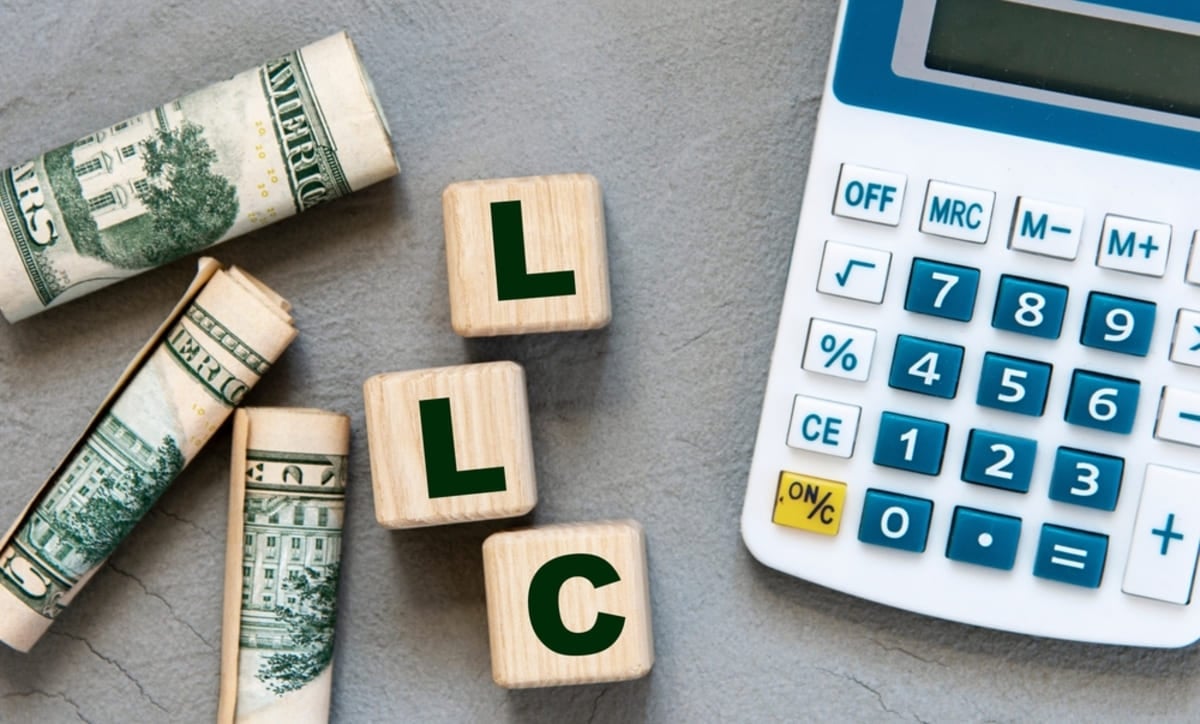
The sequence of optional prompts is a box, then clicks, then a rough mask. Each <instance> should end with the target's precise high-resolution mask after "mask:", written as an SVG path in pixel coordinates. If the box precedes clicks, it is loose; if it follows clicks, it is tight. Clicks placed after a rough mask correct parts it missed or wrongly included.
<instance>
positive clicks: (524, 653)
mask: <svg viewBox="0 0 1200 724" xmlns="http://www.w3.org/2000/svg"><path fill="white" fill-rule="evenodd" d="M483 571H484V581H485V583H486V586H487V607H488V632H489V635H490V638H491V648H492V678H494V679H495V680H496V683H497V684H499V685H500V686H504V687H507V688H510V689H520V688H527V687H535V686H559V685H563V684H593V683H600V682H606V681H625V680H628V679H637V678H640V677H642V676H645V675H646V674H647V673H649V671H650V667H651V666H653V665H654V638H653V635H652V633H651V629H650V586H649V582H648V580H647V573H646V538H645V534H644V533H643V532H642V526H641V525H640V524H638V523H637V522H636V521H631V520H627V521H611V522H603V523H579V524H568V525H550V526H543V527H538V528H530V529H526V530H516V531H507V532H504V533H496V534H494V535H492V536H491V537H489V538H488V539H487V540H486V541H484V543H483Z"/></svg>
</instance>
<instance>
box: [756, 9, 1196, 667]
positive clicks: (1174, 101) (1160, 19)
mask: <svg viewBox="0 0 1200 724" xmlns="http://www.w3.org/2000/svg"><path fill="white" fill-rule="evenodd" d="M1198 68H1200V9H1197V6H1196V5H1195V4H1194V3H1179V2H1167V1H1166V0H1161V1H1160V0H1092V1H1090V2H1073V1H1068V0H1038V1H1036V2H1035V1H1033V0H843V2H842V4H841V8H840V11H839V18H838V25H837V34H836V37H835V39H834V44H833V52H832V60H831V64H830V71H829V76H828V78H827V81H826V86H825V90H824V96H823V100H822V105H821V110H820V115H819V119H818V125H817V132H816V138H815V142H814V144H813V151H812V159H811V165H810V167H809V171H808V179H807V183H806V187H805V191H804V204H803V209H802V212H801V215H800V222H799V229H798V231H797V234H796V241H795V248H794V251H793V255H792V261H791V267H790V272H789V276H788V282H787V288H786V292H785V294H784V298H783V309H782V312H781V315H780V320H779V330H778V334H777V337H776V342H775V347H774V352H773V356H772V361H771V369H770V374H769V378H768V381H767V387H766V393H765V400H764V403H763V409H762V417H761V420H760V424H759V430H758V436H757V440H756V445H755V452H754V459H753V462H752V465H751V469H750V475H749V483H748V486H747V489H746V497H745V505H744V509H743V514H742V533H743V538H744V540H745V542H746V545H747V547H748V548H749V550H750V551H751V552H752V554H753V555H754V556H755V557H756V558H757V559H758V560H760V561H761V562H763V563H764V564H766V565H768V566H770V567H772V568H776V569H778V570H780V571H783V572H785V573H789V574H791V575H794V576H798V577H800V578H803V579H806V580H809V581H812V582H815V583H818V584H821V585H823V586H827V587H829V588H833V589H837V590H839V591H844V592H846V593H849V594H852V595H855V596H859V597H862V598H865V599H869V600H872V601H877V602H879V603H883V604H886V605H890V606H895V607H898V608H902V609H906V610H909V611H914V612H919V613H923V614H927V615H931V616H937V617H941V618H944V619H950V620H954V621H960V622H964V623H968V624H973V625H977V626H984V627H989V628H994V629H1001V630H1006V631H1012V632H1018V633H1024V634H1031V635H1038V636H1045V637H1053V638H1061V639H1070V640H1077V641H1086V642H1096V643H1110V644H1125V645H1136V646H1150V647H1175V646H1184V645H1187V644H1190V643H1192V642H1194V641H1196V640H1197V639H1200V602H1197V601H1196V596H1195V595H1194V594H1195V590H1194V582H1195V571H1196V561H1197V553H1198V551H1200V249H1197V248H1196V246H1197V244H1198V242H1197V233H1196V232H1197V230H1198V229H1200V75H1197V69H1198Z"/></svg>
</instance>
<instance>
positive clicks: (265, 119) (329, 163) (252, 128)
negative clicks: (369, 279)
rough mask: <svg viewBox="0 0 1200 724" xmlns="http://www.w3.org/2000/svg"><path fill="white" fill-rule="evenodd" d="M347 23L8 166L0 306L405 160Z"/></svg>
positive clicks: (250, 224)
mask: <svg viewBox="0 0 1200 724" xmlns="http://www.w3.org/2000/svg"><path fill="white" fill-rule="evenodd" d="M398 170H399V169H398V167H397V165H396V161H395V157H394V155H393V154H392V150H391V141H390V137H389V132H388V129H387V124H386V121H385V119H384V117H383V114H382V113H381V112H380V110H379V106H378V104H377V103H376V101H375V96H374V93H373V91H372V90H371V85H370V81H369V79H368V78H367V76H366V73H365V72H364V71H363V69H362V66H361V64H360V62H359V58H358V54H357V52H356V51H355V49H354V46H353V44H352V43H351V42H350V39H349V38H348V37H347V36H346V35H345V34H344V33H341V34H338V35H334V36H331V37H329V38H326V39H324V40H321V41H319V42H317V43H314V44H312V45H309V46H306V47H304V48H302V49H300V50H298V51H296V52H293V53H289V54H287V55H285V56H284V57H282V58H279V59H277V60H273V61H271V62H269V63H266V64H264V65H263V66H261V67H259V68H256V69H254V70H251V71H247V72H245V73H241V74H239V75H237V76H234V77H233V78H231V79H230V80H227V81H224V82H221V83H217V84H215V85H212V86H209V87H208V88H205V89H204V90H201V91H199V92H196V93H193V94H191V95H187V96H184V97H183V98H180V99H179V100H176V101H173V102H171V103H167V104H166V105H162V106H159V107H158V108H155V109H154V110H152V111H148V112H146V113H142V114H140V115H137V116H134V117H133V118H130V119H127V120H124V121H121V122H120V123H117V124H115V125H112V126H109V127H107V128H104V129H102V130H99V131H96V132H95V133H91V134H89V135H87V136H85V137H83V138H81V139H79V140H78V141H76V142H74V143H71V144H68V145H66V146H62V147H60V148H56V149H54V150H52V151H49V152H48V153H45V154H43V155H42V156H40V157H38V158H36V159H34V160H32V161H28V162H26V163H22V164H19V165H17V166H14V167H12V168H9V169H5V170H3V171H0V313H3V315H4V316H5V317H6V318H8V320H9V321H17V320H19V319H24V318H26V317H29V316H31V315H34V314H37V313H38V312H41V311H42V310H44V309H47V308H48V307H52V306H54V305H57V304H61V303H63V302H66V301H69V300H71V299H74V298H77V297H80V296H83V295H85V294H88V293H89V292H92V291H95V290H96V289H99V288H101V287H104V286H107V285H109V284H112V283H113V282H116V281H119V280H120V279H123V278H125V277H129V276H132V275H134V274H138V273H140V272H142V271H145V270H147V269H150V268H153V267H156V266H159V265H161V264H165V263H167V262H169V261H173V260H175V259H178V258H180V257H182V256H185V255H187V254H190V253H192V252H195V251H198V250H200V249H205V248H208V247H210V246H212V245H213V244H217V243H220V242H222V241H224V240H226V239H229V238H231V237H234V236H238V235H240V234H244V233H246V232H248V231H252V230H253V229H255V228H258V227H261V226H263V225H265V224H269V223H272V222H274V221H277V220H279V219H283V218H285V217H288V216H291V215H293V214H296V213H299V212H301V211H305V210H307V209H309V208H311V207H313V206H316V205H317V204H320V203H322V202H324V201H328V200H330V199H335V198H337V197H339V196H343V195H345V194H347V193H349V192H351V191H354V190H357V189H360V188H362V187H364V186H367V185H369V184H372V183H375V182H376V181H380V180H382V179H385V178H387V177H389V176H392V175H395V174H396V173H397V172H398Z"/></svg>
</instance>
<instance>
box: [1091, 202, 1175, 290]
mask: <svg viewBox="0 0 1200 724" xmlns="http://www.w3.org/2000/svg"><path fill="white" fill-rule="evenodd" d="M1170 249H1171V225H1170V224H1160V223H1158V222H1155V221H1142V220H1140V219H1129V218H1126V217H1124V216H1115V215H1113V214H1109V215H1107V216H1105V217H1104V230H1103V231H1101V232H1100V248H1099V249H1098V250H1097V251H1096V264H1097V266H1102V267H1104V268H1106V269H1115V270H1117V271H1123V272H1130V273H1132V274H1142V275H1145V276H1150V277H1161V276H1162V275H1163V274H1164V273H1166V271H1167V254H1168V252H1169V251H1170Z"/></svg>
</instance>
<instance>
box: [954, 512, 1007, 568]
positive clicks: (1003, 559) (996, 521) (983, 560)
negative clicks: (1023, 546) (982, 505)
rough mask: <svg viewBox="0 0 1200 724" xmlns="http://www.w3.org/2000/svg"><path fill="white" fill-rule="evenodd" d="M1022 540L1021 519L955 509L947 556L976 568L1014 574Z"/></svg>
mask: <svg viewBox="0 0 1200 724" xmlns="http://www.w3.org/2000/svg"><path fill="white" fill-rule="evenodd" d="M1020 539H1021V519H1020V518H1014V517H1012V516H1011V515H998V514H996V513H989V512H987V511H984V510H976V509H974V508H964V507H962V506H959V507H957V508H955V509H954V520H953V522H952V523H951V524H950V540H949V542H948V543H947V544H946V557H947V558H949V559H951V560H954V561H962V562H964V563H974V564H975V565H977V566H987V567H989V568H998V569H1000V570H1002V571H1011V570H1012V567H1013V562H1014V561H1015V560H1016V559H1017V542H1018V541H1019V540H1020Z"/></svg>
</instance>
